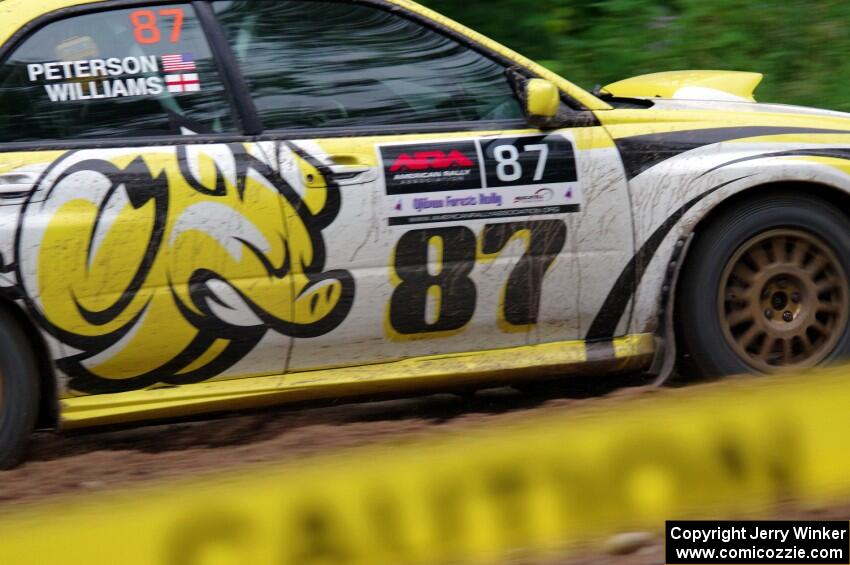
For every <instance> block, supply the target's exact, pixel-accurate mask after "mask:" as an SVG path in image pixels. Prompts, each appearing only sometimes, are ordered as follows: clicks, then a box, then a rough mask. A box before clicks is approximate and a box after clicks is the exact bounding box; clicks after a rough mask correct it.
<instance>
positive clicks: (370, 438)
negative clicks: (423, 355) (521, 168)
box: [0, 382, 850, 565]
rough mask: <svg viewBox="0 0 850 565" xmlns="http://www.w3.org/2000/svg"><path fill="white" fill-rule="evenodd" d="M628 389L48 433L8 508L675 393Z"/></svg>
mask: <svg viewBox="0 0 850 565" xmlns="http://www.w3.org/2000/svg"><path fill="white" fill-rule="evenodd" d="M622 384H623V383H622V382H619V383H618V382H610V383H603V384H598V385H594V386H593V387H589V386H588V385H583V384H579V385H558V386H548V387H544V388H543V389H542V390H535V392H533V393H530V392H528V391H525V392H520V391H517V390H515V389H513V388H502V389H493V390H488V391H479V392H478V393H475V394H474V395H467V396H460V395H453V394H439V395H430V396H424V397H419V398H413V399H403V400H392V401H383V402H367V403H362V402H360V403H345V404H344V403H340V404H338V405H333V406H324V407H312V408H305V407H300V408H293V407H280V408H274V409H268V410H262V411H255V412H248V413H239V414H229V415H220V416H216V417H214V418H209V419H203V420H196V421H190V422H179V423H170V424H161V425H151V426H142V427H136V428H128V429H122V430H111V431H100V432H86V433H77V434H73V435H55V434H49V433H43V434H38V435H37V436H36V437H35V439H34V442H33V446H32V449H31V452H30V456H29V459H28V461H27V462H26V463H25V464H24V465H23V466H21V467H20V468H18V469H15V470H13V471H7V472H0V509H3V510H9V509H10V508H11V509H12V510H14V507H15V506H16V505H22V504H23V505H26V504H30V503H33V502H41V501H45V500H48V499H50V498H52V497H56V496H60V495H67V494H75V493H76V494H80V493H85V492H96V491H106V490H115V489H121V488H122V487H125V486H127V485H130V484H133V485H138V484H140V483H144V482H162V481H168V480H169V479H173V478H177V477H186V476H191V475H193V474H197V473H203V472H206V471H222V470H226V469H228V468H234V467H239V466H242V465H245V464H246V463H258V462H272V461H274V462H287V461H293V460H296V459H299V458H303V457H306V456H309V455H311V454H317V453H324V452H327V451H330V450H335V449H341V448H349V447H356V446H361V445H366V444H373V443H383V444H388V443H389V444H392V443H393V442H401V441H409V440H410V439H418V438H423V437H428V436H434V435H439V434H444V433H446V432H449V431H453V432H454V431H458V430H462V429H464V428H465V427H471V426H472V427H475V426H489V425H491V424H494V425H501V424H509V423H510V422H511V420H513V419H518V418H526V417H529V416H535V415H538V414H541V413H546V412H551V411H567V410H571V409H576V408H578V407H586V406H593V408H594V409H599V410H603V411H606V410H612V411H613V410H615V409H616V407H617V405H619V404H621V403H623V402H629V401H630V400H632V399H634V398H635V397H639V396H647V395H653V394H659V393H660V394H666V393H667V392H665V391H658V390H657V389H652V388H649V387H630V388H622V387H621V385H622ZM772 517H773V518H777V519H793V518H807V519H836V520H847V519H850V504H847V505H836V507H835V508H832V509H825V510H823V511H820V512H819V513H816V514H815V515H813V514H812V512H808V513H804V512H800V511H798V510H795V509H794V508H786V509H778V510H777V515H776V516H772ZM663 562H664V557H663V544H662V540H660V539H653V540H647V541H646V542H645V543H643V544H640V547H636V548H633V551H630V552H629V553H628V554H627V555H612V554H611V553H610V552H608V551H604V550H600V549H592V550H588V551H587V552H585V553H584V554H582V552H579V553H578V554H576V555H573V556H571V557H570V558H569V559H564V560H560V561H557V562H556V563H558V564H559V565H602V564H613V565H643V564H647V565H648V564H658V563H663ZM524 565H531V564H528V563H525V562H524ZM534 565H537V564H534ZM541 565H542V564H541ZM546 565H554V564H552V563H548V564H546Z"/></svg>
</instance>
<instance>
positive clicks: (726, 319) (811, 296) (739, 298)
mask: <svg viewBox="0 0 850 565" xmlns="http://www.w3.org/2000/svg"><path fill="white" fill-rule="evenodd" d="M848 295H850V291H848V284H847V276H846V273H845V272H844V268H843V267H842V266H841V263H840V262H839V261H838V257H837V256H836V255H835V253H834V252H833V251H832V249H831V248H830V247H829V246H828V245H826V243H824V242H823V240H821V239H820V238H818V237H817V236H815V235H813V234H811V233H808V232H806V231H804V230H800V229H776V230H770V231H767V232H764V233H762V234H759V235H757V236H756V237H754V238H752V239H750V240H749V241H747V242H746V243H744V244H743V245H742V246H741V247H739V248H738V251H737V252H736V253H735V255H734V256H733V257H732V259H731V260H730V261H729V263H728V264H727V265H726V269H725V270H724V271H723V276H722V278H721V281H720V292H719V296H718V307H719V309H720V321H721V325H722V327H723V333H724V336H725V338H726V341H727V342H728V343H729V345H730V346H732V348H733V350H734V351H735V353H736V354H737V355H738V356H739V357H740V358H741V359H742V360H743V361H745V362H746V363H747V364H749V365H750V366H752V367H753V368H754V369H756V370H758V371H762V372H775V371H777V370H778V369H784V368H802V367H813V366H815V365H817V364H819V363H821V362H823V361H824V360H825V359H827V358H828V357H829V355H830V354H831V353H832V352H833V351H834V350H835V347H836V345H837V344H838V341H839V339H841V336H842V335H843V334H844V330H845V328H846V327H847V320H848V313H847V302H848Z"/></svg>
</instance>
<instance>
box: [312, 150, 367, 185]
mask: <svg viewBox="0 0 850 565" xmlns="http://www.w3.org/2000/svg"><path fill="white" fill-rule="evenodd" d="M322 161H324V162H325V163H326V165H327V167H328V169H330V171H331V174H333V177H334V180H335V181H336V182H337V183H339V184H340V185H343V186H344V185H351V184H365V183H367V182H372V181H374V180H377V179H378V168H377V167H374V166H371V165H367V164H366V163H364V162H363V161H362V160H361V159H360V158H359V157H358V156H357V155H351V154H342V153H339V154H331V155H323V156H322Z"/></svg>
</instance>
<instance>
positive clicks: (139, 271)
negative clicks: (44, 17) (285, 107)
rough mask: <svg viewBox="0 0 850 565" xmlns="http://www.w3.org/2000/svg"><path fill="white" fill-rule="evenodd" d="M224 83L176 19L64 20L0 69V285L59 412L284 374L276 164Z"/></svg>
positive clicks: (114, 16) (198, 31)
mask: <svg viewBox="0 0 850 565" xmlns="http://www.w3.org/2000/svg"><path fill="white" fill-rule="evenodd" d="M224 82H225V81H224V80H223V79H222V77H221V75H220V73H219V67H218V65H217V61H216V60H215V58H214V57H213V54H212V50H211V49H210V46H209V44H208V41H207V39H206V37H205V33H204V30H203V29H202V26H201V24H200V22H199V19H198V16H197V15H196V13H195V11H194V8H193V7H192V5H191V4H189V3H177V4H167V5H166V4H162V3H152V4H151V5H150V6H148V5H143V4H135V5H134V6H133V7H131V8H122V9H109V10H107V9H104V8H103V7H102V6H101V5H94V6H91V7H88V8H85V9H79V10H76V11H75V12H73V13H69V12H63V13H62V14H59V15H58V16H57V18H56V19H55V20H54V21H51V22H49V23H47V24H46V25H44V26H43V27H40V28H38V29H37V31H35V32H33V33H32V34H31V35H30V36H28V37H27V38H25V39H24V40H23V41H22V42H21V43H20V45H19V46H17V47H15V48H14V49H13V50H12V51H11V53H10V54H9V55H8V57H7V58H6V59H5V60H4V62H3V65H2V69H0V107H2V108H3V112H2V114H0V122H2V123H0V218H2V220H0V229H2V233H0V240H2V242H3V247H2V249H1V250H0V254H2V258H3V259H2V262H3V269H2V270H3V272H4V273H7V274H6V276H7V277H11V278H12V279H13V281H12V285H13V287H14V288H15V292H16V298H18V299H19V300H20V301H21V302H22V304H24V305H25V306H26V307H27V309H28V310H29V312H30V314H31V315H32V317H33V318H34V319H35V320H36V321H37V322H38V324H39V325H40V327H41V328H42V329H43V330H44V333H45V336H46V337H47V339H48V340H49V341H50V344H51V348H52V350H53V352H54V356H55V358H56V359H57V360H58V361H57V366H58V369H59V371H60V375H61V376H62V383H63V385H64V386H65V387H66V388H67V390H66V394H91V393H105V392H119V391H128V390H136V389H141V388H146V387H151V386H162V385H179V384H184V383H194V382H199V381H204V380H209V379H213V378H239V377H250V376H258V375H270V374H280V373H281V372H282V371H283V370H284V366H285V358H286V352H287V351H288V349H289V345H290V340H291V336H290V334H287V333H285V332H277V331H274V329H275V328H278V327H285V326H286V324H288V323H290V322H291V314H292V305H291V300H290V299H291V296H292V295H291V285H290V281H289V279H288V278H287V277H286V276H285V275H284V274H282V273H281V271H282V265H283V264H284V263H285V262H286V247H285V236H284V232H285V230H284V225H283V206H282V204H281V200H282V198H281V191H280V185H281V181H280V171H279V162H278V160H277V155H276V153H275V152H274V145H273V144H268V143H266V144H263V143H244V142H243V141H240V136H239V133H240V132H239V122H238V120H237V119H236V118H235V117H234V113H233V111H232V106H231V104H230V103H229V102H228V101H229V95H228V91H227V90H226V89H225V87H224Z"/></svg>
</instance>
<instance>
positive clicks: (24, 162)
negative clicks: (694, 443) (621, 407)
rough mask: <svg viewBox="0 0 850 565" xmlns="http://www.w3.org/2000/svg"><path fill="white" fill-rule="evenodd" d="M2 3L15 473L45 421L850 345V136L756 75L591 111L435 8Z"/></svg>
mask: <svg viewBox="0 0 850 565" xmlns="http://www.w3.org/2000/svg"><path fill="white" fill-rule="evenodd" d="M0 13H2V24H0V44H2V63H1V64H0V85H2V86H1V87H0V108H2V111H1V112H0V144H2V146H0V466H2V467H9V466H11V465H14V464H15V463H16V462H17V461H19V460H20V458H21V456H22V453H23V452H24V448H25V445H26V443H27V440H28V437H29V435H30V433H31V432H32V431H33V429H35V428H36V427H39V428H58V429H70V428H78V427H83V426H96V425H107V424H115V423H124V422H131V421H139V420H146V419H159V418H170V417H177V416H187V415H192V414H196V413H200V412H209V411H220V410H231V409H234V408H239V407H243V406H258V405H263V404H271V403H279V402H284V401H302V400H314V399H321V398H329V397H333V398H339V397H347V396H351V397H353V396H360V395H376V394H399V393H403V392H410V391H419V390H427V389H435V388H442V387H476V386H484V385H489V384H492V383H518V384H520V385H522V384H523V383H526V382H528V381H530V380H531V379H536V378H541V377H552V376H563V375H585V376H588V377H590V378H601V377H602V376H603V375H606V374H611V373H623V372H628V373H629V374H635V375H643V374H650V375H651V374H655V375H658V376H659V378H660V379H663V378H664V377H665V376H666V375H668V374H669V373H670V372H671V370H672V368H673V366H674V365H675V363H676V360H677V359H678V358H684V359H685V360H687V361H688V362H689V367H690V368H689V374H692V375H705V376H719V375H726V374H732V373H740V372H757V373H773V372H777V371H784V370H788V369H789V368H790V369H793V368H801V367H811V366H815V365H819V364H822V363H826V362H829V361H831V360H834V359H837V358H840V357H842V356H845V355H847V354H848V353H850V331H848V299H850V289H848V273H850V238H848V234H849V233H850V218H848V211H850V116H848V115H845V114H841V113H837V112H828V111H821V110H814V109H807V108H798V107H790V106H780V105H766V104H756V103H755V101H754V99H753V93H754V90H755V88H756V86H757V85H758V83H759V81H760V80H761V76H760V75H758V74H755V73H748V72H731V71H689V72H671V73H660V74H655V75H648V76H642V77H637V78H632V79H628V80H624V81H622V82H618V83H615V84H611V85H609V86H607V87H604V88H601V89H598V90H596V91H594V92H593V93H590V92H587V91H585V90H582V89H581V88H578V87H577V86H575V85H573V84H571V83H570V82H568V81H567V80H565V79H563V78H561V77H559V76H556V75H555V74H553V73H551V72H549V71H547V70H546V69H544V68H543V67H541V66H539V65H537V64H535V63H533V62H531V61H529V60H527V59H525V58H523V57H521V56H520V55H518V54H516V53H514V52H512V51H510V50H509V49H506V48H505V47H502V46H500V45H498V44H497V43H495V42H493V41H491V40H489V39H487V38H485V37H482V36H481V35H479V34H477V33H475V32H474V31H471V30H469V29H467V28H465V27H463V26H461V25H459V24H457V23H455V22H452V21H450V20H449V19H447V18H445V17H443V16H441V15H439V14H436V13H434V12H432V11H430V10H428V9H426V8H423V7H421V6H419V5H417V4H415V3H413V2H409V1H407V0H351V1H346V2H342V1H331V0H321V1H316V0H279V1H274V2H263V1H247V0H210V1H196V2H173V1H157V0H106V1H93V0H43V1H40V2H32V1H31V0H6V1H5V2H3V3H2V5H0ZM641 378H643V377H641Z"/></svg>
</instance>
